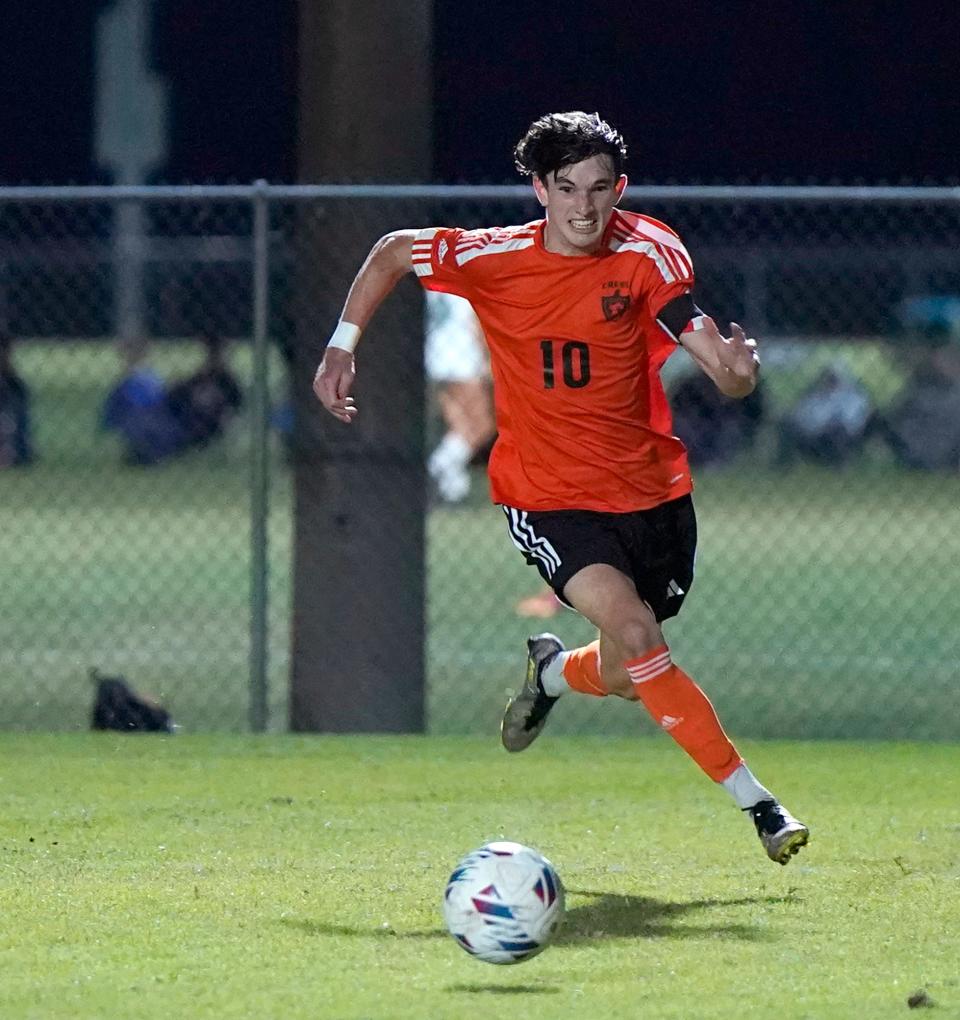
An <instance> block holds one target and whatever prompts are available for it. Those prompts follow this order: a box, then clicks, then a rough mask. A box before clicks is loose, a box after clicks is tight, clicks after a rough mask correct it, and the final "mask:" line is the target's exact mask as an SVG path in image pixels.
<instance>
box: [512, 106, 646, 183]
mask: <svg viewBox="0 0 960 1020" xmlns="http://www.w3.org/2000/svg"><path fill="white" fill-rule="evenodd" d="M599 155H604V156H609V157H610V159H611V160H612V162H613V172H614V174H615V175H616V176H617V177H619V176H620V174H621V173H623V165H624V163H625V162H626V158H627V146H626V144H625V143H624V141H623V136H622V135H621V134H620V132H619V131H616V130H614V128H612V127H611V126H610V125H609V124H608V123H607V122H606V121H605V120H601V118H600V114H599V113H584V112H583V111H582V110H571V111H570V112H569V113H548V114H547V115H546V116H544V117H540V118H539V119H538V120H535V121H534V122H533V123H532V124H531V125H530V128H529V130H528V131H527V133H526V134H525V135H524V136H523V138H521V139H520V141H519V142H517V146H516V148H515V149H514V150H513V156H514V161H515V163H516V167H517V169H518V170H519V171H520V173H522V174H525V175H527V176H530V175H532V176H534V177H539V178H540V180H541V181H543V180H546V178H547V175H548V174H555V173H556V172H557V171H558V170H560V169H561V168H562V167H565V166H570V165H572V164H573V163H580V162H582V161H583V160H585V159H589V158H590V157H591V156H599Z"/></svg>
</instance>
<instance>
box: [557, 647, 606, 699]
mask: <svg viewBox="0 0 960 1020" xmlns="http://www.w3.org/2000/svg"><path fill="white" fill-rule="evenodd" d="M563 656H564V662H563V679H564V680H566V681H567V686H568V687H569V688H570V689H571V690H572V691H579V692H580V693H581V694H592V695H593V696H594V697H596V698H605V697H606V696H607V693H608V692H607V691H606V690H605V689H604V686H603V684H602V683H601V681H600V642H599V641H591V642H590V644H588V645H584V646H583V647H582V648H571V649H570V651H568V652H564V653H563Z"/></svg>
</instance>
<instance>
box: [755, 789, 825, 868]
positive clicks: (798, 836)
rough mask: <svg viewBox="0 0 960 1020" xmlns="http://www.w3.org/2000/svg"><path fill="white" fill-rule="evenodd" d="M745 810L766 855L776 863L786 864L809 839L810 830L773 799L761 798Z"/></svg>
mask: <svg viewBox="0 0 960 1020" xmlns="http://www.w3.org/2000/svg"><path fill="white" fill-rule="evenodd" d="M746 810H747V813H748V814H749V815H750V817H751V818H752V819H753V824H754V825H755V826H756V827H757V835H758V836H759V837H760V842H761V843H762V844H763V849H764V850H766V851H767V856H768V857H769V858H770V860H771V861H776V862H777V864H788V863H789V862H790V858H791V857H793V856H794V855H795V854H798V853H799V852H800V848H801V847H804V846H806V845H807V843H808V842H809V840H810V830H809V829H808V828H807V827H806V826H805V825H804V824H803V822H800V821H798V820H797V819H796V818H794V817H793V815H792V814H790V812H789V811H788V810H787V809H786V808H785V807H784V806H783V805H782V804H778V803H777V802H776V801H775V800H761V801H760V803H759V804H754V805H753V807H752V808H747V809H746Z"/></svg>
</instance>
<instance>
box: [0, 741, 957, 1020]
mask: <svg viewBox="0 0 960 1020" xmlns="http://www.w3.org/2000/svg"><path fill="white" fill-rule="evenodd" d="M744 750H745V751H746V752H747V753H748V757H749V758H750V760H751V762H752V764H753V765H754V767H755V769H756V770H757V772H758V774H759V775H760V776H761V777H762V778H763V779H764V780H765V781H766V782H767V783H768V784H769V785H771V786H773V787H774V789H776V790H777V791H778V792H779V793H780V794H781V796H783V798H784V800H785V801H786V802H787V803H788V804H789V805H790V807H791V808H792V809H793V810H794V811H795V812H796V813H797V814H798V815H800V816H801V817H802V818H804V820H806V821H807V822H808V823H809V825H810V827H811V830H812V840H811V843H810V846H809V847H807V848H806V849H805V850H804V851H803V853H802V854H801V855H800V856H799V857H798V858H796V859H795V860H794V861H793V862H792V863H791V864H790V865H789V866H787V867H785V868H781V867H779V866H777V865H775V864H772V863H771V862H770V861H768V860H767V859H766V857H765V856H764V855H763V853H762V851H761V849H760V846H759V842H758V841H757V839H756V837H755V835H754V834H753V831H752V827H751V826H750V824H749V823H748V822H747V821H746V820H745V819H744V818H743V817H741V816H740V815H739V813H738V812H737V811H736V809H735V808H734V807H733V806H732V804H731V803H730V802H729V800H728V799H727V798H726V796H725V795H724V794H723V793H722V792H721V791H719V790H718V789H716V788H715V787H714V786H713V785H712V784H711V783H709V782H708V781H707V780H705V779H704V778H703V777H702V776H701V775H700V773H699V772H698V771H697V770H696V769H695V768H694V767H693V766H692V765H691V764H690V763H689V762H688V761H687V759H686V758H685V757H684V756H683V755H682V754H681V753H680V752H679V751H678V750H676V749H675V748H674V747H673V745H672V743H671V742H670V741H669V739H667V738H666V737H660V738H659V739H657V740H640V741H632V740H629V739H600V738H582V737H581V738H571V737H566V738H556V737H555V736H554V735H552V734H551V733H550V732H549V731H548V732H547V734H545V735H544V737H543V738H542V740H541V741H540V742H538V744H537V745H536V746H535V747H533V748H531V750H530V751H529V752H527V753H525V754H524V755H520V756H508V755H506V754H505V753H504V752H503V751H502V750H501V749H500V748H499V746H498V745H497V743H496V739H495V736H494V735H493V734H490V735H488V736H486V737H485V738H482V739H481V738H475V737H470V738H455V737H443V738H437V737H409V738H372V737H340V738H334V737H317V738H312V739H311V738H293V737H276V736H268V737H244V736H231V735H204V736H175V737H170V738H167V737H160V738H154V737H150V736H140V737H138V736H132V737H123V736H116V735H99V734H98V735H93V734H50V735H26V734H9V733H8V734H4V735H0V815H2V817H3V823H2V830H0V831H2V834H3V838H2V852H3V858H2V864H3V866H2V869H0V916H2V918H3V922H4V923H3V924H2V925H0V966H2V974H3V980H2V981H0V1017H3V1018H4V1020H113V1018H117V1017H123V1018H124V1020H167V1018H169V1017H184V1018H190V1020H232V1018H237V1020H239V1018H248V1017H276V1018H283V1020H299V1018H303V1020H308V1018H309V1020H317V1018H322V1020H406V1018H409V1020H424V1018H430V1020H466V1018H470V1017H477V1016H484V1015H491V1014H492V1015H496V1016H517V1017H523V1018H525V1020H539V1018H549V1020H560V1018H567V1017H570V1018H573V1017H576V1018H583V1017H614V1016H621V1017H631V1018H632V1017H637V1018H640V1017H642V1018H650V1020H659V1018H676V1020H691V1018H697V1020H711V1018H717V1020H751V1018H757V1020H761V1018H762V1020H769V1018H770V1017H771V1016H775V1017H777V1018H779V1020H801V1018H807V1020H847V1018H849V1020H861V1018H863V1017H871V1018H877V1020H883V1018H887V1017H890V1018H893V1017H898V1016H903V1015H905V1013H906V1011H907V1009H908V1007H907V999H908V997H909V996H910V995H912V994H913V993H915V992H917V991H919V990H924V991H925V992H926V994H927V996H928V997H929V998H930V999H932V1000H933V1002H934V1003H936V1006H937V1012H935V1013H933V1015H935V1016H944V1017H949V1016H960V972H958V968H957V945H958V941H957V923H958V921H960V886H958V883H960V809H958V804H960V749H958V748H956V747H949V746H922V745H914V744H887V745H882V744H869V743H864V744H854V743H850V744H836V743H832V744H831V743H813V742H810V743H763V744H750V745H747V746H746V747H745V748H744ZM494 837H507V838H513V839H518V840H521V841H524V842H528V843H530V844H532V845H534V846H537V847H538V848H540V849H541V850H542V851H543V852H544V853H547V854H548V855H549V856H550V857H551V859H552V860H553V861H554V863H555V864H556V866H557V868H558V870H559V872H560V874H561V876H562V878H563V881H564V883H565V885H566V888H567V890H568V914H567V920H566V925H565V927H564V929H563V930H562V933H561V935H560V937H559V939H558V941H557V943H556V944H555V945H554V946H552V947H551V948H550V949H548V950H547V951H546V952H545V953H544V954H542V955H541V956H539V957H537V958H536V959H534V960H531V961H529V962H527V963H524V964H522V965H520V966H517V967H493V966H490V965H488V964H484V963H480V962H478V961H476V960H474V959H472V958H471V957H469V956H467V955H466V954H465V953H464V952H463V951H462V950H461V949H460V948H459V947H458V946H457V945H456V944H455V943H454V942H453V940H452V939H450V938H449V937H448V936H447V935H446V934H445V933H444V931H443V930H442V922H441V918H440V913H439V902H440V896H441V894H442V890H443V886H444V883H445V880H446V877H447V875H448V874H449V871H450V870H451V868H452V866H453V864H454V863H455V862H456V860H457V858H458V857H459V856H460V855H461V854H462V853H463V852H465V851H467V850H469V849H472V848H473V847H474V846H476V845H478V844H480V843H481V842H483V841H485V840H487V839H490V838H494Z"/></svg>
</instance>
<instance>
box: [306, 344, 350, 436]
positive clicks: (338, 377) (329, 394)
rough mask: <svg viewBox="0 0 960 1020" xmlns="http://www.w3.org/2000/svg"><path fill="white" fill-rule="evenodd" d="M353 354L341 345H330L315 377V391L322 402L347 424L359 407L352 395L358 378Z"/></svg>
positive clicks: (335, 416)
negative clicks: (354, 382)
mask: <svg viewBox="0 0 960 1020" xmlns="http://www.w3.org/2000/svg"><path fill="white" fill-rule="evenodd" d="M356 374H357V373H356V369H355V368H354V364H353V355H352V354H351V353H350V352H349V351H345V350H342V349H341V348H339V347H328V348H327V349H326V351H325V352H324V355H323V361H321V362H320V367H319V368H318V369H317V374H316V375H315V376H314V378H313V392H314V393H316V395H317V398H318V399H319V401H320V403H321V404H323V406H324V407H325V408H326V409H327V410H328V411H329V412H330V413H331V414H332V415H333V416H334V418H337V419H339V420H340V421H342V422H344V423H345V424H347V425H349V424H350V422H352V421H353V416H354V415H355V414H356V413H357V407H356V405H355V404H354V402H353V397H351V396H350V390H351V388H352V387H353V380H354V379H355V378H356Z"/></svg>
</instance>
